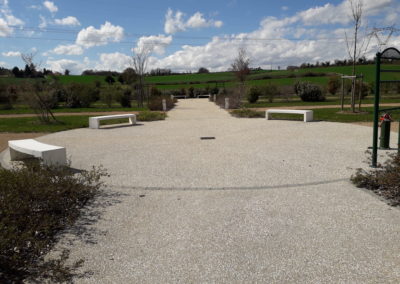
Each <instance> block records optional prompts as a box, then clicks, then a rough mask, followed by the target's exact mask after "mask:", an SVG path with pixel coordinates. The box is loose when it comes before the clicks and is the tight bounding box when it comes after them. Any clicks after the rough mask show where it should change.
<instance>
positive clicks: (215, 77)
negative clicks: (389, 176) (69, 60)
mask: <svg viewBox="0 0 400 284" xmlns="http://www.w3.org/2000/svg"><path fill="white" fill-rule="evenodd" d="M382 69H400V66H399V65H382ZM351 73H352V66H329V67H313V68H302V69H298V70H294V71H287V70H260V71H252V72H251V74H250V75H248V77H247V82H246V85H248V86H259V85H264V84H266V83H268V82H271V83H274V84H277V85H280V86H284V85H293V84H294V83H295V82H296V81H310V82H313V83H316V84H320V85H326V84H327V82H328V80H329V77H330V76H331V75H333V74H345V75H350V74H351ZM357 74H363V75H364V76H365V77H364V78H365V81H366V82H367V83H371V82H374V80H375V65H373V64H370V65H358V66H357ZM57 78H59V81H60V82H61V83H63V84H67V83H73V82H74V83H85V84H94V83H95V82H96V81H98V82H100V83H102V84H105V82H104V79H105V76H97V75H83V76H65V75H61V76H58V77H57ZM115 79H117V78H115ZM382 80H400V73H382ZM32 81H34V79H19V78H0V84H1V83H6V84H23V83H24V82H32ZM145 81H146V83H147V84H148V85H154V86H156V87H157V88H159V89H161V90H174V89H182V88H185V89H187V88H189V87H193V88H205V87H207V86H208V87H214V86H218V87H223V86H225V87H231V86H234V85H235V84H237V79H236V77H235V75H234V73H232V72H216V73H206V74H196V73H192V74H179V75H168V76H147V77H146V79H145Z"/></svg>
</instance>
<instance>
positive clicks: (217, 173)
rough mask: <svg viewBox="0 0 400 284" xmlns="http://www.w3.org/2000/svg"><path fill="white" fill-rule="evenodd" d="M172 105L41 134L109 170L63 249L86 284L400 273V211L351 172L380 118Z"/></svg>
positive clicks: (322, 279)
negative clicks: (330, 118) (160, 112)
mask: <svg viewBox="0 0 400 284" xmlns="http://www.w3.org/2000/svg"><path fill="white" fill-rule="evenodd" d="M168 115H169V118H168V119H167V120H166V121H156V122H151V123H140V122H139V125H136V126H132V127H120V128H104V129H98V130H94V129H77V130H72V131H66V132H60V133H55V134H51V135H47V136H44V137H40V138H38V140H40V141H43V142H47V143H51V144H54V145H60V146H65V147H67V154H68V156H69V157H70V158H71V161H72V166H73V167H74V168H78V169H80V168H90V167H91V166H92V165H99V164H102V165H103V166H104V167H105V168H107V169H108V170H109V173H110V174H111V177H110V178H109V179H107V180H106V182H107V184H108V185H109V188H108V189H107V191H106V192H107V194H109V196H108V197H103V198H99V200H98V201H97V202H96V204H95V205H94V206H93V210H94V211H96V212H98V213H100V214H99V217H98V219H97V221H96V222H87V221H88V220H87V219H85V220H84V221H82V224H81V225H80V226H79V230H78V231H79V232H81V233H82V232H84V233H82V234H81V235H80V236H79V237H76V236H73V235H70V234H66V235H65V236H64V237H63V238H62V239H61V241H60V243H59V245H58V247H59V248H61V247H68V248H70V249H71V258H72V259H80V258H83V259H84V260H85V264H84V266H83V268H82V271H90V272H91V273H89V274H88V275H87V277H84V278H77V279H76V283H398V279H400V254H399V251H400V210H398V209H396V208H393V207H390V206H388V205H387V204H386V203H385V202H383V201H381V200H379V199H378V198H377V197H376V196H374V195H372V194H370V193H368V192H366V191H363V190H360V189H357V188H355V187H354V186H353V185H352V184H351V183H350V181H349V177H350V176H351V174H353V173H354V172H355V169H356V168H358V167H363V166H365V164H364V163H363V161H364V160H365V159H366V157H367V156H366V155H365V154H364V151H365V150H366V149H367V147H368V146H370V143H371V141H372V137H371V135H372V130H371V129H370V128H367V127H363V126H357V125H350V124H341V123H329V122H311V123H304V122H301V121H284V120H270V121H267V120H265V119H239V118H233V117H231V116H230V115H229V114H228V113H226V112H225V111H223V110H220V109H219V108H218V107H217V106H215V105H214V104H212V103H209V102H208V101H207V100H181V101H180V102H179V104H178V107H177V108H176V109H174V110H172V111H170V112H169V113H168ZM204 136H207V137H210V136H214V137H215V140H201V139H200V137H204ZM393 136H394V137H392V139H393V142H392V145H395V142H396V141H395V140H396V139H397V137H395V135H393ZM3 156H4V157H3V159H6V158H7V157H6V156H7V155H6V154H4V153H3ZM381 159H382V158H381ZM88 218H89V217H88ZM90 218H94V217H93V216H91V217H90ZM90 218H89V219H90Z"/></svg>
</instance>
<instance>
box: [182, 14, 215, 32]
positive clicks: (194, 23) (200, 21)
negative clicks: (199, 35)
mask: <svg viewBox="0 0 400 284" xmlns="http://www.w3.org/2000/svg"><path fill="white" fill-rule="evenodd" d="M222 25H223V23H222V21H214V20H206V19H205V18H204V16H203V14H202V13H200V12H196V13H195V14H194V15H193V16H191V17H190V18H189V20H188V21H187V22H186V26H187V27H189V28H206V27H216V28H220V27H222Z"/></svg>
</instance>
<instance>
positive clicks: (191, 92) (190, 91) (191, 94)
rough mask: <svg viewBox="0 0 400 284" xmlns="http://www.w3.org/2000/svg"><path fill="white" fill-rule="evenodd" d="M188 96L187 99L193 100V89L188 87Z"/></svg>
mask: <svg viewBox="0 0 400 284" xmlns="http://www.w3.org/2000/svg"><path fill="white" fill-rule="evenodd" d="M188 96H189V98H194V88H193V87H189V89H188Z"/></svg>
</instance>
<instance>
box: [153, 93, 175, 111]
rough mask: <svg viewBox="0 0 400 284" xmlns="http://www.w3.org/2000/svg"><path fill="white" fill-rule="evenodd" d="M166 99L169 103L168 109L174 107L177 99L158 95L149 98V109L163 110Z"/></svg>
mask: <svg viewBox="0 0 400 284" xmlns="http://www.w3.org/2000/svg"><path fill="white" fill-rule="evenodd" d="M163 99H165V100H166V103H167V110H170V109H172V108H174V106H175V103H176V99H173V100H172V99H171V97H170V96H158V97H152V98H150V100H149V104H148V108H149V110H159V111H162V110H163V105H162V100H163Z"/></svg>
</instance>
